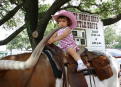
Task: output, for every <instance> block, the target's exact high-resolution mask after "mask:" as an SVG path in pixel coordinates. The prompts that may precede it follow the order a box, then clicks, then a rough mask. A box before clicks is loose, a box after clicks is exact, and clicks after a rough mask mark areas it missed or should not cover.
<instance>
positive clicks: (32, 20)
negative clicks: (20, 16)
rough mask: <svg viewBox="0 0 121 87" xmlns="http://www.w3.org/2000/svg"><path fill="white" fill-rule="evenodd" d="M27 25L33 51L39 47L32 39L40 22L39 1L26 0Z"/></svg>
mask: <svg viewBox="0 0 121 87" xmlns="http://www.w3.org/2000/svg"><path fill="white" fill-rule="evenodd" d="M23 7H24V9H25V12H26V13H25V23H26V25H27V32H28V36H29V39H30V43H31V46H32V49H34V48H35V47H36V45H37V43H36V40H35V39H34V38H33V37H32V32H33V31H35V30H36V27H37V21H38V0H31V1H30V0H25V3H24V6H23Z"/></svg>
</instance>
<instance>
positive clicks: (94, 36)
mask: <svg viewBox="0 0 121 87" xmlns="http://www.w3.org/2000/svg"><path fill="white" fill-rule="evenodd" d="M74 15H75V16H76V19H77V28H76V31H77V33H78V32H79V30H80V31H82V30H83V31H84V30H85V38H83V39H85V43H86V44H85V47H86V48H88V50H100V51H105V41H104V32H103V24H102V22H101V20H100V19H99V17H98V16H97V15H91V14H87V13H74ZM80 35H81V33H80ZM77 37H78V38H82V37H81V36H79V35H78V36H76V37H75V38H76V39H77ZM76 42H77V43H78V45H79V43H80V42H81V41H80V42H79V41H76ZM80 45H81V43H80Z"/></svg>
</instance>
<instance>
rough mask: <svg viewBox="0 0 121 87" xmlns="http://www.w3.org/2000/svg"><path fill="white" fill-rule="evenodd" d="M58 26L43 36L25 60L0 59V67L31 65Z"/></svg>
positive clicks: (24, 66)
mask: <svg viewBox="0 0 121 87" xmlns="http://www.w3.org/2000/svg"><path fill="white" fill-rule="evenodd" d="M59 29H60V28H58V29H55V30H53V31H52V32H51V33H50V34H49V35H47V36H45V37H43V39H42V40H41V42H40V43H39V44H38V45H37V46H36V48H35V49H34V51H33V52H32V54H31V56H30V57H29V58H28V60H26V61H15V60H0V69H4V70H8V69H9V70H13V69H14V70H23V69H28V68H31V67H33V66H34V65H35V64H36V63H37V61H38V59H39V56H40V55H41V52H42V50H43V48H44V47H45V44H46V43H47V41H48V40H49V38H50V37H51V36H52V35H53V34H54V33H55V32H56V31H58V30H59Z"/></svg>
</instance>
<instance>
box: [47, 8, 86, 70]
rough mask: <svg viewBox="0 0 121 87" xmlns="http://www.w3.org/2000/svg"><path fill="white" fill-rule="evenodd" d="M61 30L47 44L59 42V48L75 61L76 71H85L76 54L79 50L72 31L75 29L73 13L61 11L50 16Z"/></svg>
mask: <svg viewBox="0 0 121 87" xmlns="http://www.w3.org/2000/svg"><path fill="white" fill-rule="evenodd" d="M52 17H53V19H54V20H55V21H56V22H57V23H58V26H59V27H62V29H60V30H58V31H57V32H56V33H54V35H53V36H52V37H51V38H50V39H49V40H48V43H49V44H51V43H54V42H56V41H59V47H60V48H62V49H63V50H64V51H66V52H67V53H68V54H70V55H71V56H72V57H73V58H74V60H75V61H77V64H78V67H77V71H79V70H82V69H85V68H86V66H85V65H84V63H83V62H82V60H81V58H80V55H79V54H78V53H77V52H76V51H77V50H78V49H79V48H78V46H77V44H76V42H75V41H74V38H73V35H72V30H73V29H74V28H75V27H76V25H77V21H76V18H75V16H74V14H73V13H71V12H69V11H65V10H61V11H59V12H58V14H56V15H53V16H52Z"/></svg>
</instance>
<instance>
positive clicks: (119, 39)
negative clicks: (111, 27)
mask: <svg viewBox="0 0 121 87" xmlns="http://www.w3.org/2000/svg"><path fill="white" fill-rule="evenodd" d="M120 33H121V31H120ZM116 42H117V44H115V45H114V47H115V48H118V49H121V35H120V34H119V35H118V36H117V38H116Z"/></svg>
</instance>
